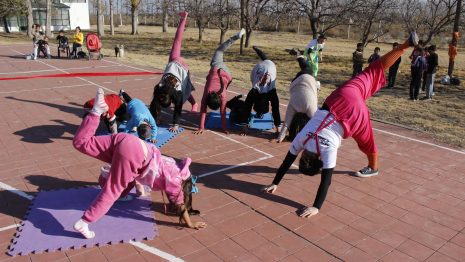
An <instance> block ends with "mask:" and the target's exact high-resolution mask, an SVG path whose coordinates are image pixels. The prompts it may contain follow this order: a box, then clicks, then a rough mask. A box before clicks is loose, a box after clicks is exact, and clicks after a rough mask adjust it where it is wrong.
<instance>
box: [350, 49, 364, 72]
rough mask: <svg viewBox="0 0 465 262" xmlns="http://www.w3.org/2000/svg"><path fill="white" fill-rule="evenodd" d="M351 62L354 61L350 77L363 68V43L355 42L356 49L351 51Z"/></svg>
mask: <svg viewBox="0 0 465 262" xmlns="http://www.w3.org/2000/svg"><path fill="white" fill-rule="evenodd" d="M352 62H353V63H354V65H353V69H354V70H353V72H352V77H355V76H357V75H358V74H360V73H361V72H362V70H363V62H364V59H363V44H362V43H358V44H357V49H355V51H354V52H353V53H352Z"/></svg>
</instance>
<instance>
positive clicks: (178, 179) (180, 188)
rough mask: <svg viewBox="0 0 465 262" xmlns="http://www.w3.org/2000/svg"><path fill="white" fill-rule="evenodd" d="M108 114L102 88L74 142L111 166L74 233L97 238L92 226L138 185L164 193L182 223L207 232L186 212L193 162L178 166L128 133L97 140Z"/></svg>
mask: <svg viewBox="0 0 465 262" xmlns="http://www.w3.org/2000/svg"><path fill="white" fill-rule="evenodd" d="M106 111H108V105H107V104H106V102H105V99H104V95H103V90H102V89H101V88H99V89H98V91H97V95H96V97H95V103H94V107H93V108H92V111H91V112H90V113H89V114H88V115H87V116H86V117H85V118H84V120H83V121H82V124H81V126H80V127H79V129H78V131H77V132H76V135H75V137H74V139H73V145H74V147H75V148H76V149H77V150H78V151H80V152H82V153H84V154H86V155H89V156H91V157H94V158H96V159H99V160H101V161H103V162H105V163H109V164H111V167H110V170H109V172H108V176H107V178H106V179H105V180H106V181H100V182H101V185H102V184H103V187H102V191H101V192H100V194H99V195H98V196H97V197H96V198H95V200H94V202H93V203H92V204H91V205H90V207H89V208H88V209H87V210H86V211H85V212H84V214H83V216H82V218H81V219H79V220H78V221H77V222H76V223H75V225H74V229H75V230H76V231H78V232H80V233H81V234H82V235H83V236H84V237H85V238H93V237H95V233H94V232H93V231H90V230H89V223H92V222H95V221H97V220H98V219H100V218H101V217H102V216H104V215H105V214H106V213H107V212H108V210H109V209H110V208H111V206H112V205H113V203H114V202H115V201H116V200H117V199H118V198H119V197H121V196H123V195H122V194H127V192H128V191H127V190H126V189H127V188H128V187H132V186H133V184H134V181H136V182H139V183H140V184H142V185H146V186H149V187H150V188H152V190H155V191H156V190H164V191H165V192H166V194H167V196H168V198H169V200H170V202H171V203H174V204H175V205H176V207H177V208H178V211H179V213H180V214H181V216H180V221H184V222H185V223H186V225H187V227H189V228H195V229H200V228H204V227H205V226H206V224H205V223H203V222H197V223H193V222H191V220H190V218H189V213H188V209H187V208H186V203H188V201H190V199H187V198H188V197H190V194H186V193H185V192H186V190H185V188H186V187H187V186H188V185H189V182H190V181H191V173H190V171H189V165H190V163H191V159H190V158H187V159H184V160H183V161H182V162H180V163H176V161H175V160H174V159H172V158H169V157H165V156H162V155H161V153H160V151H159V150H158V149H157V148H156V146H155V145H153V144H150V143H147V142H145V141H143V140H141V139H139V138H138V137H136V136H133V135H130V134H127V133H118V134H113V135H109V136H95V131H96V129H97V127H98V125H99V122H100V115H101V114H102V113H104V112H106ZM123 197H124V196H123Z"/></svg>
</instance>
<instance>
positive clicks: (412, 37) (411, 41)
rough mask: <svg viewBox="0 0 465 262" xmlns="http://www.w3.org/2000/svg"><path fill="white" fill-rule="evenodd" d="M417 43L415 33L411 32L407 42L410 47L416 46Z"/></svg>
mask: <svg viewBox="0 0 465 262" xmlns="http://www.w3.org/2000/svg"><path fill="white" fill-rule="evenodd" d="M418 41H419V38H418V35H417V32H415V31H413V32H411V33H410V36H409V38H408V42H409V44H410V46H417V45H418Z"/></svg>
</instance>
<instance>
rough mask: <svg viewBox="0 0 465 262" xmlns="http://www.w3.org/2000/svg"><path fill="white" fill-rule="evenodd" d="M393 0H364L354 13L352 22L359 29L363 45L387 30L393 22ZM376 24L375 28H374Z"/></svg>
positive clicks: (394, 5)
mask: <svg viewBox="0 0 465 262" xmlns="http://www.w3.org/2000/svg"><path fill="white" fill-rule="evenodd" d="M395 7H396V2H395V0H365V1H364V2H363V3H362V4H361V5H360V6H359V8H358V9H357V10H356V12H355V13H354V15H355V19H354V24H355V26H357V27H358V28H359V29H360V41H361V42H362V43H363V45H364V46H367V45H368V43H370V42H372V41H373V40H377V39H378V38H379V37H381V36H383V35H385V34H387V33H388V32H389V28H390V25H391V24H392V22H393V19H392V18H393V10H394V9H395ZM376 26H377V28H378V29H377V30H374V28H375V27H376Z"/></svg>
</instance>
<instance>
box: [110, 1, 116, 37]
mask: <svg viewBox="0 0 465 262" xmlns="http://www.w3.org/2000/svg"><path fill="white" fill-rule="evenodd" d="M110 34H111V35H115V25H114V20H113V0H110Z"/></svg>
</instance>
